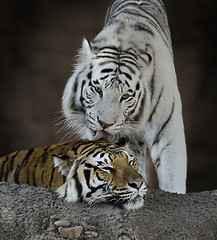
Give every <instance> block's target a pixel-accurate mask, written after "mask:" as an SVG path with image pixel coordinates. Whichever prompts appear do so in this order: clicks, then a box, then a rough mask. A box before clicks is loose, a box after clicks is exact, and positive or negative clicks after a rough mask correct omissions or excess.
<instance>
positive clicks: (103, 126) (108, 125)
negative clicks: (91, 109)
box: [98, 119, 114, 129]
mask: <svg viewBox="0 0 217 240" xmlns="http://www.w3.org/2000/svg"><path fill="white" fill-rule="evenodd" d="M98 121H99V123H100V125H101V126H102V128H103V129H106V128H108V127H110V126H112V125H114V123H106V122H104V121H102V120H100V119H98Z"/></svg>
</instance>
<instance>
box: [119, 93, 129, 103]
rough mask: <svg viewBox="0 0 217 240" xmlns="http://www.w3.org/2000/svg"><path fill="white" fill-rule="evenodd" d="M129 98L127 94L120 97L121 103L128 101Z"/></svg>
mask: <svg viewBox="0 0 217 240" xmlns="http://www.w3.org/2000/svg"><path fill="white" fill-rule="evenodd" d="M129 96H130V95H129V94H127V93H125V94H124V95H123V96H122V97H121V101H123V100H126V99H128V98H129Z"/></svg>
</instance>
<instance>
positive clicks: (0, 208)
mask: <svg viewBox="0 0 217 240" xmlns="http://www.w3.org/2000/svg"><path fill="white" fill-rule="evenodd" d="M60 219H63V220H69V221H70V223H71V225H70V227H71V230H73V229H79V228H75V227H79V226H82V228H81V227H80V229H83V231H82V233H81V234H80V233H79V234H80V237H79V239H102V240H105V239H106V240H107V239H111V240H115V239H117V240H140V239H141V240H146V239H147V240H149V239H150V240H151V239H157V240H160V239H166V240H170V239H171V240H174V239H191V240H193V239H194V240H195V239H199V240H200V239H201V240H209V239H213V240H214V239H217V191H206V192H201V193H189V194H186V195H177V194H171V193H165V192H162V191H158V190H149V192H148V194H147V195H146V196H145V205H144V207H143V208H141V209H139V210H135V211H125V210H121V209H119V208H116V207H113V206H111V205H108V204H97V205H94V206H91V207H90V206H87V205H86V204H85V203H75V204H72V203H65V202H64V201H62V200H61V199H58V198H57V196H56V194H55V193H53V192H51V191H49V190H46V189H42V188H34V187H30V186H27V185H16V184H9V183H0V239H2V240H10V239H11V240H12V239H13V240H16V239H17V240H18V239H19V240H22V239H25V240H26V239H32V240H33V239H34V240H35V239H41V240H42V239H43V240H47V239H49V240H51V239H52V240H57V239H63V237H62V236H61V234H60V233H59V232H61V231H63V229H64V227H59V228H61V229H59V231H58V226H56V225H55V224H54V222H55V221H56V220H60ZM70 227H67V229H70ZM67 231H68V230H67ZM71 239H73V238H71Z"/></svg>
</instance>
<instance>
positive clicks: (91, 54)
mask: <svg viewBox="0 0 217 240" xmlns="http://www.w3.org/2000/svg"><path fill="white" fill-rule="evenodd" d="M122 20H124V22H125V24H129V25H130V24H134V20H131V19H122V17H121V15H120V16H118V17H117V21H122ZM146 24H147V26H148V25H149V24H148V23H146ZM119 27H120V26H119V23H114V24H111V25H106V26H105V28H104V29H103V30H102V31H101V32H100V33H99V34H98V36H97V37H96V38H95V42H96V41H97V40H99V39H101V41H97V43H96V44H94V42H93V44H92V47H93V49H96V47H97V48H98V49H100V48H102V47H104V46H109V45H110V46H115V47H117V48H121V49H122V50H123V51H124V50H126V49H129V48H133V47H134V45H133V42H134V43H135V44H136V46H140V49H142V50H143V51H145V52H147V53H148V54H150V55H151V56H152V61H151V62H150V64H145V63H144V61H142V60H141V61H140V60H138V63H139V65H140V67H141V70H140V71H138V72H137V73H136V74H137V76H136V77H135V78H134V79H135V80H134V79H133V80H132V81H131V82H130V81H128V82H129V83H130V84H131V87H132V88H133V86H134V87H135V84H136V83H137V80H138V78H139V76H142V80H141V82H140V83H141V85H142V86H143V89H144V91H146V92H145V94H146V101H145V106H144V112H143V116H142V120H141V121H140V122H137V123H134V122H132V123H130V121H129V122H128V123H126V122H125V119H124V117H123V111H124V109H125V106H124V104H120V101H119V99H120V97H121V94H123V93H124V91H125V89H121V90H120V89H116V90H107V91H105V86H104V85H102V86H101V88H102V89H103V91H104V96H103V98H99V99H97V96H95V100H94V101H95V106H94V107H93V108H91V109H86V115H85V114H84V113H82V112H79V111H78V112H76V111H75V112H72V109H71V108H70V104H71V101H72V99H74V103H75V104H76V105H77V106H80V107H81V103H80V95H79V94H77V95H73V93H72V88H73V86H74V83H75V81H76V76H77V75H78V74H79V73H80V72H81V71H83V70H84V69H85V67H87V66H89V65H90V64H92V65H93V69H92V78H93V79H99V78H100V77H101V76H102V74H101V73H100V71H101V69H102V68H100V66H99V62H100V61H102V60H98V59H97V58H96V56H97V54H98V52H97V51H96V50H92V48H91V45H90V44H89V43H88V42H87V41H85V40H84V41H83V47H82V50H81V56H80V59H79V62H78V65H77V67H76V69H75V72H74V74H73V75H72V77H71V78H70V79H69V81H68V83H67V85H66V88H65V91H64V95H63V102H62V106H63V112H64V115H65V117H66V119H67V121H68V125H69V127H70V128H74V129H76V131H80V137H82V138H88V139H92V138H93V134H94V133H93V131H97V130H102V128H101V126H100V125H99V123H98V122H97V117H96V116H98V117H100V119H101V120H103V121H105V122H107V123H113V122H117V123H121V122H122V121H124V124H123V125H122V127H121V128H118V127H117V126H116V125H117V124H114V125H112V126H111V127H109V128H108V129H106V131H107V132H108V133H110V134H111V135H112V140H113V141H114V140H115V139H117V138H118V137H120V136H129V137H130V138H129V144H130V147H131V148H132V150H133V151H134V154H135V155H136V156H137V158H138V160H139V167H140V170H141V173H142V175H143V177H144V179H145V180H146V179H147V178H146V169H145V163H144V161H145V156H146V149H147V148H149V150H150V154H151V157H152V161H153V163H154V164H157V160H158V159H159V158H160V164H159V166H158V167H157V168H156V170H157V175H158V180H159V186H160V188H161V189H162V190H164V191H169V192H177V193H185V192H186V167H187V157H186V145H185V136H184V127H183V120H182V109H181V100H180V95H179V91H178V86H177V79H176V73H175V68H174V62H173V55H172V49H171V48H170V47H168V46H170V42H169V43H168V46H166V45H165V41H164V40H163V37H162V35H161V34H159V32H158V31H157V30H156V29H154V28H153V27H152V26H150V28H151V29H152V31H153V32H154V36H155V37H152V36H150V35H149V34H147V33H146V32H142V31H139V32H136V31H134V30H133V29H131V28H125V29H124V30H122V31H119V33H118V31H117V29H118V28H119ZM168 31H169V30H168ZM94 47H95V48H94ZM138 52H139V50H138ZM141 57H143V58H144V59H145V60H146V61H148V58H147V55H146V56H145V55H142V54H141ZM108 66H109V67H110V68H112V67H114V66H113V65H112V63H111V64H110V65H108ZM154 69H155V76H154V77H155V82H154V95H153V96H152V99H151V92H150V84H151V80H152V74H153V72H154ZM88 71H89V70H88V69H87V70H85V71H83V72H82V73H80V76H79V79H80V81H79V82H78V89H80V88H81V84H82V80H83V79H85V78H86V75H87V73H88ZM162 89H163V90H162ZM161 91H162V96H161V99H160V102H159V104H158V106H157V108H156V111H155V114H154V115H153V119H152V121H150V122H149V121H148V118H149V116H150V114H151V112H152V111H153V109H154V107H155V106H156V103H157V100H158V98H159V95H160V92H161ZM173 104H174V111H173V114H172V116H171V119H170V121H169V123H168V124H167V125H166V128H165V129H164V131H163V132H162V133H161V134H160V135H159V142H158V143H155V144H153V143H154V141H155V139H156V136H157V134H158V133H159V131H160V129H161V127H162V124H163V123H165V122H166V120H167V119H168V117H169V115H170V113H171V109H172V106H173ZM88 117H90V118H91V119H94V125H91V124H89V123H87V118H88ZM76 121H77V122H78V123H75V122H76ZM76 124H77V125H76ZM97 124H98V125H97ZM125 125H126V126H125ZM139 142H144V145H143V146H140V145H139Z"/></svg>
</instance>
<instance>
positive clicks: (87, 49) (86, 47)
mask: <svg viewBox="0 0 217 240" xmlns="http://www.w3.org/2000/svg"><path fill="white" fill-rule="evenodd" d="M80 54H81V55H82V57H88V56H90V55H91V54H92V47H91V43H90V42H89V41H88V40H87V39H86V38H84V39H83V42H82V48H81V52H80Z"/></svg>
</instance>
